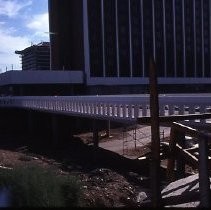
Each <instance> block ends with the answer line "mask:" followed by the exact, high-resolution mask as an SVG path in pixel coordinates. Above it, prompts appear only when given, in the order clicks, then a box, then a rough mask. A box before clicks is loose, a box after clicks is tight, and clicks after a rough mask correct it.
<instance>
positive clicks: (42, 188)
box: [0, 166, 81, 207]
mask: <svg viewBox="0 0 211 210" xmlns="http://www.w3.org/2000/svg"><path fill="white" fill-rule="evenodd" d="M0 187H1V188H6V189H9V191H10V192H11V199H10V201H11V202H10V203H11V206H14V207H76V206H79V200H80V197H81V187H80V183H79V181H78V180H77V179H76V178H75V177H73V176H58V175H56V174H55V173H54V172H53V171H52V170H50V169H43V168H41V167H38V166H27V167H20V166H19V167H16V168H14V169H12V170H1V171H0Z"/></svg>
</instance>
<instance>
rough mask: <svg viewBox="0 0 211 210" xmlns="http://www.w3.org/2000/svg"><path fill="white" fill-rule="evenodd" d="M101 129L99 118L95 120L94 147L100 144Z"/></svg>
mask: <svg viewBox="0 0 211 210" xmlns="http://www.w3.org/2000/svg"><path fill="white" fill-rule="evenodd" d="M98 133H99V129H98V123H97V120H93V142H94V147H98V146H99V135H98Z"/></svg>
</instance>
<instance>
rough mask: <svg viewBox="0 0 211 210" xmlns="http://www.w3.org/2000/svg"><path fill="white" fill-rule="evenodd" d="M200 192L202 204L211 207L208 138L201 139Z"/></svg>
mask: <svg viewBox="0 0 211 210" xmlns="http://www.w3.org/2000/svg"><path fill="white" fill-rule="evenodd" d="M199 192H200V206H201V207H210V206H211V202H210V180H209V171H208V144H207V139H199Z"/></svg>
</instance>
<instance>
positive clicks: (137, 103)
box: [0, 94, 211, 120]
mask: <svg viewBox="0 0 211 210" xmlns="http://www.w3.org/2000/svg"><path fill="white" fill-rule="evenodd" d="M0 107H19V108H25V109H33V110H40V111H48V112H59V113H61V112H62V113H66V114H70V115H82V116H90V117H96V118H110V119H120V120H135V119H136V118H138V117H145V116H150V109H149V107H150V106H149V95H113V96H23V97H15V96H10V97H1V98H0ZM159 107H160V116H167V115H178V114H180V115H183V114H194V113H195V114H199V113H209V112H211V94H168V95H160V96H159Z"/></svg>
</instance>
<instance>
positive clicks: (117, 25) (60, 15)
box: [49, 0, 211, 86]
mask: <svg viewBox="0 0 211 210" xmlns="http://www.w3.org/2000/svg"><path fill="white" fill-rule="evenodd" d="M210 13H211V2H210V0H62V1H59V0H49V19H50V34H51V35H50V40H51V58H52V59H51V60H52V63H51V68H52V69H54V70H55V69H58V70H59V69H63V70H71V69H74V70H82V71H84V75H85V76H84V77H85V82H86V84H87V85H98V86H100V85H101V86H103V85H140V84H143V85H144V84H145V85H146V84H148V76H149V60H150V58H151V57H153V58H154V59H155V61H156V65H157V74H158V77H159V83H160V84H175V85H177V84H178V85H182V84H193V85H194V84H208V83H211V80H210V78H211V64H210V62H211V52H210V50H211V26H210V24H211V14H210Z"/></svg>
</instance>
